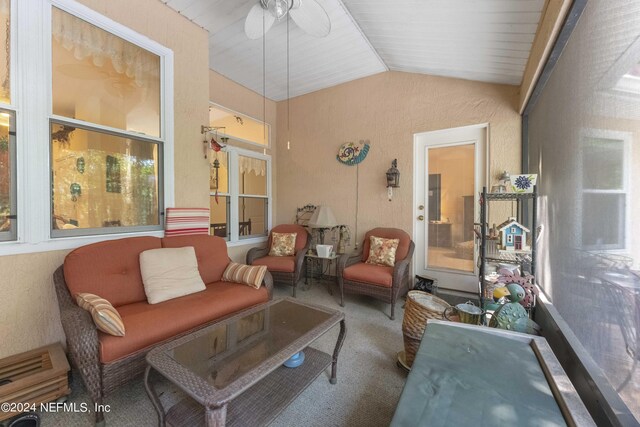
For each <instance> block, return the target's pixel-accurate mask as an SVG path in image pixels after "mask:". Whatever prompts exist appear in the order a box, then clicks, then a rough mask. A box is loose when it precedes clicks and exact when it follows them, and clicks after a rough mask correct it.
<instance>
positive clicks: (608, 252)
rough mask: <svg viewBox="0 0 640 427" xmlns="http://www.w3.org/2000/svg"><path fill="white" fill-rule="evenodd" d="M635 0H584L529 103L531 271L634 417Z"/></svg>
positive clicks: (639, 402)
mask: <svg viewBox="0 0 640 427" xmlns="http://www.w3.org/2000/svg"><path fill="white" fill-rule="evenodd" d="M639 40H640V2H639V1H630V0H619V1H615V2H608V1H607V2H605V1H590V2H588V4H587V6H586V9H585V11H584V12H583V14H582V16H581V17H580V21H579V22H578V24H577V26H576V28H575V29H574V31H573V33H572V34H571V37H570V39H569V42H568V44H567V45H566V47H565V49H564V51H563V53H562V56H561V57H560V59H559V60H558V62H557V64H556V67H555V69H554V70H553V72H552V74H551V76H550V79H549V81H548V82H547V84H546V86H545V87H544V89H543V91H542V93H541V95H540V97H539V98H538V100H537V102H536V104H535V105H534V106H533V107H532V108H531V109H530V113H529V117H528V124H529V126H528V128H529V171H530V172H532V173H538V174H539V175H540V176H539V179H538V188H539V192H540V199H539V215H540V224H542V233H541V237H540V239H541V240H540V242H539V246H538V247H539V248H540V250H541V256H540V259H541V261H540V262H539V268H538V271H537V277H538V282H539V283H540V285H541V286H542V287H543V289H544V291H545V292H546V293H547V295H548V296H549V297H550V299H551V300H552V302H553V304H554V305H555V306H556V308H557V309H558V311H559V312H560V314H561V315H562V317H563V318H564V319H565V320H566V322H567V323H568V324H569V326H570V327H571V329H572V330H573V332H574V333H575V335H576V336H577V337H578V339H579V340H580V342H581V343H582V345H583V346H584V348H585V349H586V350H587V352H588V353H589V355H590V356H591V357H592V358H593V360H594V361H595V362H596V364H597V365H598V366H599V367H600V368H601V369H602V370H603V372H604V374H605V376H606V377H607V379H608V381H609V383H610V385H611V386H612V388H613V389H614V390H615V391H616V392H617V393H619V395H620V397H621V398H622V400H623V401H624V402H625V403H626V404H627V406H628V407H629V409H630V410H631V412H632V413H633V414H634V415H635V417H636V418H637V419H638V420H640V340H639V336H640V185H638V184H637V182H638V180H639V179H640V66H639V65H638V64H639V62H640V41H639Z"/></svg>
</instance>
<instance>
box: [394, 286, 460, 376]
mask: <svg viewBox="0 0 640 427" xmlns="http://www.w3.org/2000/svg"><path fill="white" fill-rule="evenodd" d="M447 307H449V304H447V302H446V301H444V300H442V299H440V298H438V297H436V296H433V295H431V294H429V293H426V292H422V291H409V293H408V294H407V304H406V306H405V308H404V319H402V335H403V338H404V351H405V357H406V362H407V365H408V366H411V365H413V359H414V358H415V357H416V351H418V347H420V341H421V340H422V335H423V334H424V328H425V326H426V325H427V319H442V313H443V312H444V310H445V309H446V308H447Z"/></svg>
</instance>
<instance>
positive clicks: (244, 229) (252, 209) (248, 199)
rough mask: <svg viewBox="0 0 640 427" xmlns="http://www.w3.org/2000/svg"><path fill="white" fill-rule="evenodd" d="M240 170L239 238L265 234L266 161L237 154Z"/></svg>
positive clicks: (267, 204) (266, 200)
mask: <svg viewBox="0 0 640 427" xmlns="http://www.w3.org/2000/svg"><path fill="white" fill-rule="evenodd" d="M238 168H239V172H240V180H239V187H240V188H239V192H238V194H239V196H238V228H239V234H240V238H246V237H250V236H264V235H266V234H267V231H268V229H267V217H268V213H267V208H268V206H269V201H268V198H267V161H266V160H264V159H259V158H255V157H251V156H249V155H238Z"/></svg>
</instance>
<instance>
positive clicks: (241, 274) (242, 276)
mask: <svg viewBox="0 0 640 427" xmlns="http://www.w3.org/2000/svg"><path fill="white" fill-rule="evenodd" d="M265 274H267V266H266V265H245V264H238V263H237V262H230V263H229V265H228V266H227V269H226V270H225V271H224V273H223V274H222V280H223V281H224V282H235V283H242V284H243V285H249V286H251V287H252V288H255V289H260V286H261V285H262V280H263V279H264V275H265Z"/></svg>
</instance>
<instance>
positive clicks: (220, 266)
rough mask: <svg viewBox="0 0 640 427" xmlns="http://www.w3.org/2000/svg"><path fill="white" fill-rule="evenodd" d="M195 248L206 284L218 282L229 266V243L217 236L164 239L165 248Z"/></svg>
mask: <svg viewBox="0 0 640 427" xmlns="http://www.w3.org/2000/svg"><path fill="white" fill-rule="evenodd" d="M185 246H193V247H194V248H195V250H196V259H197V260H198V270H199V271H200V276H201V277H202V281H203V282H204V283H213V282H218V281H220V280H221V279H222V273H224V270H225V269H226V268H227V265H229V262H230V260H229V255H228V254H227V242H226V241H225V240H224V239H223V238H222V237H217V236H204V235H194V236H173V237H165V238H163V239H162V247H163V248H183V247H185Z"/></svg>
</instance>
